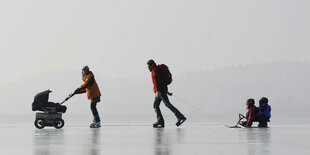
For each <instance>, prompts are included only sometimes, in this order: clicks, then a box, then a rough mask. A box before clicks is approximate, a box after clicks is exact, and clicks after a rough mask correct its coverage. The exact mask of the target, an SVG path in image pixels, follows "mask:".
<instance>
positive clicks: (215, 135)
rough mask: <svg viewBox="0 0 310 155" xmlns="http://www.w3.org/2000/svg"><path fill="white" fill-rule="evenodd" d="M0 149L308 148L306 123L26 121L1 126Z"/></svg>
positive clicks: (179, 154)
mask: <svg viewBox="0 0 310 155" xmlns="http://www.w3.org/2000/svg"><path fill="white" fill-rule="evenodd" d="M0 137H1V140H0V152H1V154H10V155H12V154H33V155H53V154H55V155H56V154H57V155H62V154H64V155H68V154H75V155H99V154H105V155H109V154H112V155H114V154H115V155H121V154H124V155H129V154H132V155H137V154H141V155H142V154H143V155H150V154H154V155H174V154H175V155H189V154H192V155H200V154H213V155H214V154H221V155H223V154H236V155H240V154H264V155H268V154H279V155H280V154H281V155H282V154H310V149H309V146H310V126H308V125H300V126H298V125H294V126H272V127H270V128H265V129H259V128H252V129H245V128H238V129H232V128H226V127H224V126H205V125H201V126H199V125H187V124H185V125H184V126H182V127H180V128H176V127H175V126H167V127H166V128H164V129H153V128H152V127H151V126H144V125H140V126H119V125H106V126H103V127H102V128H100V129H90V128H88V125H86V124H85V125H70V124H69V125H65V127H64V128H63V129H58V130H57V129H54V128H45V129H42V130H39V129H36V128H35V127H34V126H31V125H20V126H18V125H17V126H16V125H11V126H5V125H1V126H0Z"/></svg>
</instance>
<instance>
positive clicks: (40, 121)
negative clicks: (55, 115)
mask: <svg viewBox="0 0 310 155" xmlns="http://www.w3.org/2000/svg"><path fill="white" fill-rule="evenodd" d="M34 126H36V128H38V129H43V128H44V127H45V120H44V119H43V118H38V119H36V120H35V121H34Z"/></svg>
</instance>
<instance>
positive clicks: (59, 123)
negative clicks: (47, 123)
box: [53, 118, 65, 129]
mask: <svg viewBox="0 0 310 155" xmlns="http://www.w3.org/2000/svg"><path fill="white" fill-rule="evenodd" d="M53 125H54V127H55V128H57V129H60V128H62V127H63V126H64V125H65V121H64V120H63V119H61V118H56V119H55V120H54V121H53Z"/></svg>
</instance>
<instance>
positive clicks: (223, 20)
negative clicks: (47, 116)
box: [0, 0, 310, 84]
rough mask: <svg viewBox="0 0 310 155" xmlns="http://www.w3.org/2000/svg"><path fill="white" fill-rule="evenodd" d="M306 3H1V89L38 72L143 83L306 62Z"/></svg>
mask: <svg viewBox="0 0 310 155" xmlns="http://www.w3.org/2000/svg"><path fill="white" fill-rule="evenodd" d="M309 6H310V2H309V1H307V0H297V1H291V0H271V1H270V0H254V1H246V0H234V1H230V0H208V1H204V0H192V1H184V0H181V1H180V0H178V1H177V0H171V1H166V0H165V1H164V0H156V1H155V0H149V1H145V0H131V1H128V0H103V1H101V0H100V1H99V0H94V1H85V0H84V1H83V0H79V1H72V0H66V1H61V0H53V1H42V0H28V1H24V0H2V1H0V19H1V21H0V22H1V24H0V52H1V58H0V65H1V70H2V73H5V75H9V77H8V76H1V77H0V84H1V82H2V83H5V82H11V81H20V80H21V81H22V80H23V79H24V78H26V77H29V76H33V75H35V74H37V73H41V72H51V71H77V72H80V70H81V67H82V66H83V65H85V64H87V65H89V66H90V67H91V69H93V70H95V71H96V72H97V74H100V75H102V76H104V77H109V78H115V77H132V76H148V73H147V71H146V65H145V63H146V61H147V60H148V59H150V58H153V59H155V61H157V62H159V63H166V64H169V65H170V66H172V68H173V70H174V74H176V75H179V74H182V73H186V72H188V71H200V70H205V69H214V68H218V67H227V66H232V65H240V64H241V65H245V64H253V63H254V64H257V63H258V64H260V63H268V62H273V61H309V60H310V52H309V49H310V47H309V44H308V43H309V36H310V31H309V27H310V21H309V19H310V18H309V16H310V11H309V10H310V9H309Z"/></svg>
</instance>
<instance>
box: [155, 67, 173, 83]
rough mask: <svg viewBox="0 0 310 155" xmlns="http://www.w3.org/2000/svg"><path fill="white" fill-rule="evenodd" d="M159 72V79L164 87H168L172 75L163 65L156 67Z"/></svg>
mask: <svg viewBox="0 0 310 155" xmlns="http://www.w3.org/2000/svg"><path fill="white" fill-rule="evenodd" d="M158 68H159V71H160V79H161V81H162V82H163V84H164V85H166V86H168V85H169V84H171V82H172V75H171V73H170V71H169V68H168V66H166V65H165V64H161V65H158Z"/></svg>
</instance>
